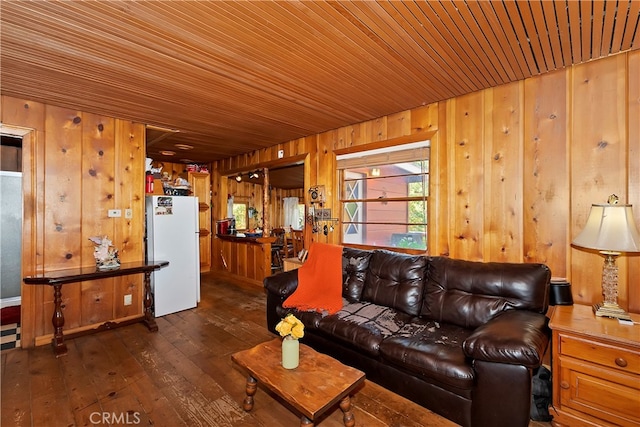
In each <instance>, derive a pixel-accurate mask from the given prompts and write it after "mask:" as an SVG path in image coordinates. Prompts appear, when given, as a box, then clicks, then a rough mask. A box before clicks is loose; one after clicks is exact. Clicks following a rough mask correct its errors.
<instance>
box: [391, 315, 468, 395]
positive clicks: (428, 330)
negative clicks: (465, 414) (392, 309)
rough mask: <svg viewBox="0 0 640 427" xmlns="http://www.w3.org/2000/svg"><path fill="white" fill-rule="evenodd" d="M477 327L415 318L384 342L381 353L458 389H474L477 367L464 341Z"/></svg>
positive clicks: (397, 363)
mask: <svg viewBox="0 0 640 427" xmlns="http://www.w3.org/2000/svg"><path fill="white" fill-rule="evenodd" d="M472 332H473V331H471V330H469V329H464V328H461V327H459V326H455V325H450V324H441V323H438V322H434V321H426V320H422V319H419V318H414V319H413V321H412V322H409V323H406V324H405V325H404V326H403V327H402V328H400V330H398V332H396V333H395V334H394V335H393V336H391V337H389V338H387V339H385V340H383V341H382V343H381V344H380V355H381V356H382V357H383V358H384V359H385V360H387V361H389V362H390V363H393V364H394V365H396V366H398V367H401V368H403V369H405V370H408V371H410V372H413V373H414V374H416V375H420V376H421V377H423V378H430V379H433V380H436V381H438V382H439V383H442V384H446V385H448V386H450V387H455V388H457V389H463V390H470V389H471V388H472V387H473V385H474V379H475V375H474V371H473V367H472V366H471V359H468V358H467V357H466V356H465V354H464V352H463V350H462V343H463V342H464V340H465V339H466V338H467V337H468V336H469V335H471V333H472Z"/></svg>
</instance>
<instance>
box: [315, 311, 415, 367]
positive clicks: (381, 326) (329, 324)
mask: <svg viewBox="0 0 640 427" xmlns="http://www.w3.org/2000/svg"><path fill="white" fill-rule="evenodd" d="M410 320H411V317H410V316H408V315H407V314H405V313H403V312H400V311H397V310H394V309H393V308H390V307H384V306H381V305H376V304H373V303H369V302H355V303H348V304H346V305H345V306H344V307H342V310H340V311H338V312H337V313H336V314H333V315H331V316H326V317H323V318H322V319H321V320H320V322H319V324H318V329H319V330H320V331H322V332H324V333H326V334H329V335H330V336H331V337H332V338H335V339H338V340H340V341H343V342H345V343H347V344H349V346H350V347H352V348H356V349H358V350H360V351H363V352H365V353H367V354H369V355H371V356H378V355H379V349H380V343H381V342H382V340H383V339H385V338H387V337H389V336H391V335H393V334H394V333H396V332H398V331H399V330H400V329H402V327H403V326H404V325H405V323H406V322H407V321H410Z"/></svg>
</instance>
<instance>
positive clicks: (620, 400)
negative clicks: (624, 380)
mask: <svg viewBox="0 0 640 427" xmlns="http://www.w3.org/2000/svg"><path fill="white" fill-rule="evenodd" d="M563 362H564V361H563ZM566 365H569V366H566ZM571 365H573V364H572V363H564V364H563V366H562V367H561V369H560V374H561V376H562V378H561V381H560V400H561V406H562V407H565V408H572V409H574V410H577V411H579V412H581V413H584V414H589V415H591V416H593V417H597V418H600V419H603V420H607V421H608V422H610V423H611V424H614V425H618V426H637V425H638V423H640V412H638V408H640V392H639V390H638V388H637V387H629V386H628V385H623V384H621V383H617V382H613V381H610V380H607V379H604V378H601V377H600V376H594V375H590V374H589V373H587V372H585V371H588V370H589V369H584V368H586V367H585V366H582V367H581V366H579V364H578V366H571ZM576 369H578V370H576ZM601 374H603V373H601ZM605 376H606V375H605Z"/></svg>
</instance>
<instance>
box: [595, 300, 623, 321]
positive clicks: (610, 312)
mask: <svg viewBox="0 0 640 427" xmlns="http://www.w3.org/2000/svg"><path fill="white" fill-rule="evenodd" d="M593 312H594V314H595V315H596V316H598V317H612V318H614V319H623V320H631V316H629V313H627V312H626V311H624V310H623V309H622V308H621V307H620V306H619V305H618V304H616V305H612V304H607V303H604V302H601V303H599V304H594V305H593Z"/></svg>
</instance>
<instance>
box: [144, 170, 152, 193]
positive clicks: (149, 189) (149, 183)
mask: <svg viewBox="0 0 640 427" xmlns="http://www.w3.org/2000/svg"><path fill="white" fill-rule="evenodd" d="M145 192H147V193H153V175H151V174H147V181H146V186H145Z"/></svg>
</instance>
